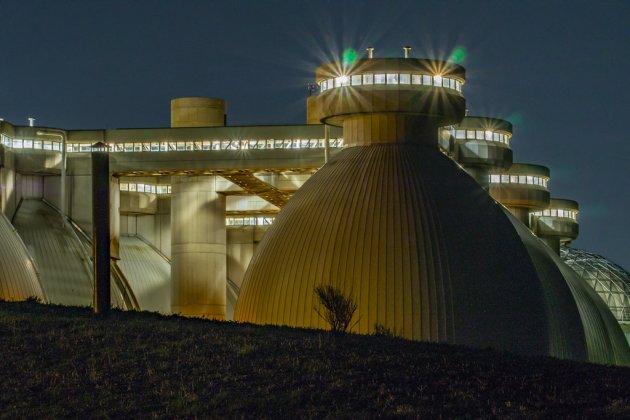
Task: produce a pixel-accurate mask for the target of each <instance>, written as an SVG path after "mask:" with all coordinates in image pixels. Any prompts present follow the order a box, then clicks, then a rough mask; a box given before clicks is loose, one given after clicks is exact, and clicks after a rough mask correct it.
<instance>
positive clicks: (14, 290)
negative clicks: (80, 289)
mask: <svg viewBox="0 0 630 420" xmlns="http://www.w3.org/2000/svg"><path fill="white" fill-rule="evenodd" d="M0 244H2V246H0V299H2V300H25V299H27V298H29V297H36V298H39V299H41V300H42V301H43V302H46V301H47V299H46V296H45V295H44V292H43V290H42V287H41V284H40V282H39V276H38V275H37V271H36V270H35V267H34V266H33V261H32V260H31V257H30V256H29V254H28V252H27V251H26V248H25V246H24V243H23V242H22V241H21V240H20V237H19V236H18V234H17V233H16V232H15V229H14V228H13V226H11V223H10V222H9V221H8V220H7V218H6V217H5V216H4V214H0Z"/></svg>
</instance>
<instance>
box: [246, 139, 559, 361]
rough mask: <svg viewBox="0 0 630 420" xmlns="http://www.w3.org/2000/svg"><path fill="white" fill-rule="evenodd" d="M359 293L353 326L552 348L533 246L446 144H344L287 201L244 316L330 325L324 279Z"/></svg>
mask: <svg viewBox="0 0 630 420" xmlns="http://www.w3.org/2000/svg"><path fill="white" fill-rule="evenodd" d="M320 284H331V285H333V286H334V287H337V288H339V289H341V290H342V291H343V292H344V293H345V294H346V295H348V296H352V297H353V298H354V299H355V301H356V302H357V303H358V309H357V312H356V314H355V317H354V321H357V323H356V324H355V326H354V327H353V329H352V330H353V331H355V332H359V333H370V332H372V331H373V330H374V327H375V325H376V324H381V325H383V326H385V327H387V328H390V329H391V330H393V331H395V332H396V334H398V335H400V336H403V337H406V338H409V339H415V340H429V341H441V342H449V343H456V344H464V345H471V346H477V347H486V346H491V347H495V348H499V349H506V350H511V351H516V352H519V353H525V354H549V353H550V342H549V332H548V331H547V329H548V325H549V322H548V320H547V319H545V317H546V314H545V313H544V311H541V310H540V308H541V307H543V306H544V304H545V297H544V292H543V290H542V286H541V284H540V283H539V281H538V279H537V275H536V271H535V269H534V266H533V265H532V263H531V260H530V258H529V255H528V254H527V250H526V249H525V247H524V246H523V244H522V242H521V241H520V239H519V237H518V235H517V234H516V232H515V231H514V228H513V227H512V225H511V224H510V222H509V221H508V219H507V218H506V217H505V215H504V214H503V212H502V210H501V207H499V206H498V205H497V204H496V203H495V202H494V201H493V200H491V199H490V197H488V195H487V193H486V192H485V191H484V190H483V189H481V188H480V187H479V185H478V184H477V183H476V182H475V181H474V180H473V179H472V178H471V177H470V176H468V175H467V174H466V173H465V172H464V171H463V170H461V169H459V168H458V167H457V165H456V164H455V163H454V162H453V161H451V160H450V159H449V158H447V157H446V156H444V155H442V154H441V153H440V152H439V151H438V150H437V148H430V147H422V146H414V145H401V144H388V145H372V146H362V147H352V148H347V149H345V150H343V151H342V152H341V153H339V155H337V156H336V157H334V158H333V159H331V160H330V161H329V162H328V163H327V164H326V165H325V166H324V167H323V168H322V169H321V170H320V171H319V172H317V173H316V174H315V175H313V177H311V178H310V179H309V180H308V181H307V182H306V183H305V184H304V186H303V187H302V188H301V189H300V190H299V191H298V192H297V193H296V194H295V195H294V196H293V198H292V199H291V201H289V203H288V204H287V205H286V206H285V207H284V208H283V210H282V211H281V213H280V214H279V216H278V217H277V219H276V221H275V222H274V224H273V225H272V226H271V227H270V229H269V231H268V232H267V234H266V235H265V237H264V238H263V241H262V242H261V243H260V245H259V247H258V250H257V252H256V254H255V255H254V257H253V259H252V262H251V263H250V265H249V268H248V271H247V273H246V275H245V279H244V284H243V286H242V288H241V294H240V295H239V300H238V302H237V307H236V312H235V319H236V320H237V321H246V322H255V323H260V324H280V325H291V326H299V327H314V328H325V327H326V325H325V323H324V321H323V320H322V319H321V318H320V317H319V316H318V315H317V312H316V310H315V307H316V306H317V305H318V302H317V300H316V298H315V295H314V287H315V286H317V285H320Z"/></svg>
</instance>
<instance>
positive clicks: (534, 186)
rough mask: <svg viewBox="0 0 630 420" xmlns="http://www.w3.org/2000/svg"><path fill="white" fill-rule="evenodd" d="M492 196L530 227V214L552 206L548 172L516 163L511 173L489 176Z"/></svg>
mask: <svg viewBox="0 0 630 420" xmlns="http://www.w3.org/2000/svg"><path fill="white" fill-rule="evenodd" d="M489 182H490V188H489V190H488V191H489V193H490V195H491V196H492V197H493V198H494V199H495V200H497V201H498V202H499V203H501V204H503V205H504V206H505V207H507V208H508V209H509V210H510V212H512V214H514V216H516V217H517V218H518V219H519V220H520V221H521V222H523V223H524V224H525V225H527V226H529V213H530V212H532V211H539V210H543V209H546V208H547V207H548V206H549V190H548V189H547V184H548V182H549V168H547V167H545V166H541V165H533V164H529V163H514V164H513V165H512V166H511V167H510V169H509V170H507V171H501V172H499V173H492V174H490V176H489Z"/></svg>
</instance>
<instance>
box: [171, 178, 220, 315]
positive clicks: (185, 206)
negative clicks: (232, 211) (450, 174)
mask: <svg viewBox="0 0 630 420" xmlns="http://www.w3.org/2000/svg"><path fill="white" fill-rule="evenodd" d="M171 186H172V193H171V279H172V298H171V308H172V311H173V313H174V314H180V315H183V316H191V317H202V318H213V319H225V310H226V295H225V291H226V280H225V278H226V245H225V243H226V241H225V238H226V233H225V196H223V195H221V194H218V193H217V189H216V177H214V176H201V175H200V176H173V177H172V178H171Z"/></svg>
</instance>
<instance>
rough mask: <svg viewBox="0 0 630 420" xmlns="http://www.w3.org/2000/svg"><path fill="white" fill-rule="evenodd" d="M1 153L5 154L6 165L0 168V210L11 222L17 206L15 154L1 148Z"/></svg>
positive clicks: (3, 160) (3, 161)
mask: <svg viewBox="0 0 630 420" xmlns="http://www.w3.org/2000/svg"><path fill="white" fill-rule="evenodd" d="M0 153H3V159H2V164H3V165H4V166H3V167H0V209H1V210H2V212H3V213H4V214H5V216H7V218H8V219H9V220H11V218H12V217H13V213H14V212H15V206H16V205H17V200H16V192H15V169H14V166H13V152H11V151H10V150H8V149H6V148H4V147H1V146H0Z"/></svg>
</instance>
